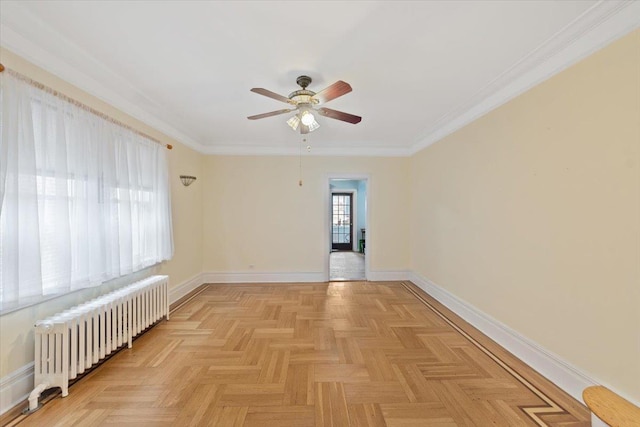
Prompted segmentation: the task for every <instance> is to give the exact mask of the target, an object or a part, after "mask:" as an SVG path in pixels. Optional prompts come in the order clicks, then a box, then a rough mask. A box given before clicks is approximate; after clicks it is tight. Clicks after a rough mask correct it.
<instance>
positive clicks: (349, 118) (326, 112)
mask: <svg viewBox="0 0 640 427" xmlns="http://www.w3.org/2000/svg"><path fill="white" fill-rule="evenodd" d="M318 113H320V115H321V116H325V117H329V118H330V119H336V120H342V121H343V122H347V123H352V124H354V125H355V124H356V123H360V121H361V120H362V117H360V116H356V115H353V114H349V113H345V112H342V111H338V110H332V109H331V108H324V107H323V108H318Z"/></svg>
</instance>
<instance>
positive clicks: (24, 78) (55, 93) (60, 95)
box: [0, 64, 173, 150]
mask: <svg viewBox="0 0 640 427" xmlns="http://www.w3.org/2000/svg"><path fill="white" fill-rule="evenodd" d="M4 71H6V72H8V73H9V74H11V75H12V76H14V77H17V78H18V79H20V80H22V81H24V82H26V83H28V84H30V85H31V86H34V87H37V88H38V89H41V90H43V91H45V92H47V93H49V94H51V95H53V96H56V97H58V98H60V99H63V100H65V101H67V102H70V103H72V104H73V105H75V106H76V107H80V108H82V109H83V110H86V111H88V112H90V113H92V114H95V115H96V116H98V117H101V118H103V119H105V120H107V121H109V122H111V123H114V124H116V125H118V126H121V127H123V128H125V129H128V130H130V131H131V132H134V133H136V134H138V135H140V136H143V137H145V138H147V139H150V140H151V141H153V142H155V143H156V144H160V145H162V146H164V147H166V148H167V149H169V150H171V149H172V148H173V145H171V144H165V143H164V142H162V141H159V140H157V139H156V138H153V137H151V136H149V135H147V134H146V133H143V132H140V131H139V130H137V129H135V128H133V127H131V126H129V125H127V124H124V123H122V122H121V121H119V120H116V119H114V118H112V117H110V116H108V115H106V114H104V113H102V112H100V111H98V110H96V109H94V108H91V107H89V106H88V105H86V104H83V103H82V102H80V101H77V100H75V99H73V98H71V97H69V96H67V95H65V94H63V93H60V92H58V91H57V90H55V89H52V88H50V87H48V86H45V85H43V84H42V83H40V82H37V81H35V80H33V79H31V78H30V77H28V76H25V75H24V74H20V73H19V72H17V71H15V70H11V69H9V68H5V66H4V65H2V64H0V73H2V72H4Z"/></svg>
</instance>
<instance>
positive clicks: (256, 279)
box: [202, 271, 326, 283]
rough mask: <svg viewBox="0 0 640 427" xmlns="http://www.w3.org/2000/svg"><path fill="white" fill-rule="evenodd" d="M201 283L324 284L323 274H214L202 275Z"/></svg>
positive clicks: (212, 272)
mask: <svg viewBox="0 0 640 427" xmlns="http://www.w3.org/2000/svg"><path fill="white" fill-rule="evenodd" d="M202 280H203V281H202V283H292V282H325V281H326V279H325V275H324V273H323V272H321V271H318V272H215V271H210V272H206V273H202Z"/></svg>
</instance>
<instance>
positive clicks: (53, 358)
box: [29, 276, 169, 411]
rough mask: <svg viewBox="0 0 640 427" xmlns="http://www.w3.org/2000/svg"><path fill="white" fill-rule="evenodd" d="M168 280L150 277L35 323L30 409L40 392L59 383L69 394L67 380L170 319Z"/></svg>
mask: <svg viewBox="0 0 640 427" xmlns="http://www.w3.org/2000/svg"><path fill="white" fill-rule="evenodd" d="M168 288H169V278H168V277H167V276H152V277H149V278H146V279H144V280H140V281H138V282H135V283H133V284H131V285H128V286H125V287H124V288H121V289H118V290H116V291H113V292H111V293H108V294H106V295H103V296H101V297H98V298H96V299H93V300H91V301H88V302H86V303H83V304H81V305H78V306H75V307H72V308H70V309H68V310H65V311H63V312H61V313H58V314H56V315H54V316H51V317H49V318H47V319H44V320H40V321H38V322H37V323H36V325H35V366H34V383H35V388H34V390H33V391H32V392H31V394H30V395H29V411H34V410H35V409H37V407H38V398H39V397H40V394H41V393H42V392H43V391H44V390H47V389H49V388H53V387H60V388H61V390H62V396H63V397H65V396H67V395H68V394H69V381H70V380H72V379H74V378H76V377H77V376H78V375H80V374H82V373H83V372H85V371H86V370H88V369H89V368H91V367H92V366H93V365H95V364H96V363H98V362H99V361H100V360H102V359H104V358H105V357H106V356H108V355H109V354H111V353H113V352H114V351H116V350H117V349H119V348H120V347H122V346H124V345H125V344H126V345H127V346H128V347H129V348H131V345H132V341H133V338H134V337H135V336H137V335H138V334H140V333H141V332H143V331H144V330H145V329H147V328H148V327H149V326H151V325H153V324H154V323H155V322H157V321H158V320H160V319H162V318H163V317H166V318H167V320H168V319H169V293H168Z"/></svg>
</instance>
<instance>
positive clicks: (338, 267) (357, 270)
mask: <svg viewBox="0 0 640 427" xmlns="http://www.w3.org/2000/svg"><path fill="white" fill-rule="evenodd" d="M365 279H366V277H365V273H364V254H361V253H359V252H351V251H339V252H331V255H330V256H329V280H330V281H334V280H365Z"/></svg>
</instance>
